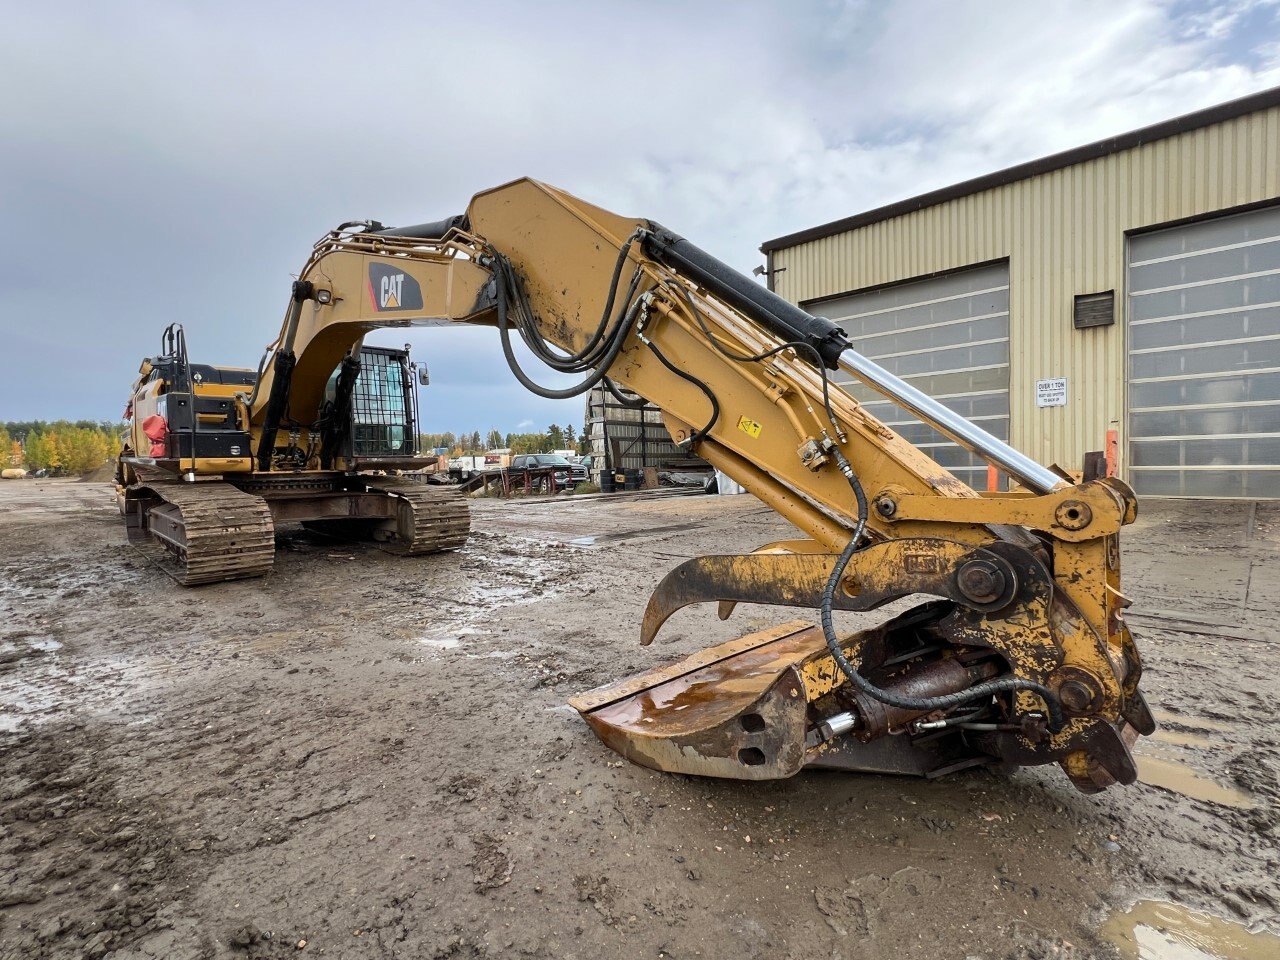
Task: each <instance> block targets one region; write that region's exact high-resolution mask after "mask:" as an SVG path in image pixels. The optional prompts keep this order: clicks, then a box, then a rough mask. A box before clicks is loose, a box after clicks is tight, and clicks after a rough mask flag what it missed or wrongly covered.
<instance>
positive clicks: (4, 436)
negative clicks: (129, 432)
mask: <svg viewBox="0 0 1280 960" xmlns="http://www.w3.org/2000/svg"><path fill="white" fill-rule="evenodd" d="M124 429H125V427H124V424H120V423H112V422H110V421H108V420H102V421H94V420H76V421H74V422H73V421H70V420H57V421H54V422H53V423H47V422H45V421H43V420H25V421H16V420H11V421H6V422H5V423H2V424H0V458H3V460H4V466H5V467H19V468H22V469H26V470H29V471H36V470H47V471H48V472H49V473H50V474H51V475H53V476H79V475H80V474H82V473H88V472H89V471H91V470H96V469H97V468H98V467H100V466H102V465H103V464H104V463H106V462H108V461H109V460H110V459H111V458H112V457H114V456H115V455H116V454H117V453H118V452H119V450H120V433H121V431H123V430H124Z"/></svg>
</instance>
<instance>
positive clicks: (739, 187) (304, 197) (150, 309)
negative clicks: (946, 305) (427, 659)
mask: <svg viewBox="0 0 1280 960" xmlns="http://www.w3.org/2000/svg"><path fill="white" fill-rule="evenodd" d="M1275 25H1276V8H1275V6H1274V5H1272V4H1269V3H1181V4H1176V5H1173V6H1168V5H1164V4H1159V3H1155V2H1144V0H1110V2H1080V3H1070V4H1065V3H1064V4H1027V3H1022V2H969V3H964V2H957V3H895V4H882V3H876V2H834V0H829V2H820V3H808V4H801V3H790V4H784V3H764V2H741V0H739V2H714V3H713V2H708V3H697V4H687V3H674V2H648V3H626V4H571V3H539V4H527V3H515V2H508V3H490V4H485V5H467V6H445V5H438V4H431V5H423V4H415V3H394V2H390V3H382V4H378V5H376V6H369V7H353V6H352V5H350V4H339V3H334V2H315V3H310V4H306V5H302V4H299V5H296V6H294V7H292V8H291V9H283V8H282V7H277V6H276V5H266V4H247V3H227V4H221V5H219V6H217V7H216V8H214V7H202V8H197V7H190V8H184V7H182V6H180V5H177V4H166V3H158V2H157V3H132V4H130V3H122V4H111V5H104V4H93V3H83V4H61V5H58V6H57V7H56V8H54V9H43V10H38V11H37V9H36V7H34V6H28V7H27V8H15V9H13V10H10V11H9V12H8V14H7V16H6V31H5V34H4V35H3V36H2V37H0V98H3V100H2V107H3V109H0V184H2V186H0V215H3V216H4V218H5V223H6V225H7V230H6V232H5V240H4V255H3V256H2V257H0V326H3V329H4V334H5V336H4V341H3V347H2V348H0V357H2V358H3V360H2V362H0V419H18V418H22V419H25V418H33V417H45V418H53V417H62V416H66V417H81V416H84V417H94V418H97V417H110V416H115V415H116V414H118V413H119V411H120V409H121V408H122V407H123V403H124V399H125V393H126V388H127V386H128V383H129V381H130V380H131V378H132V374H133V372H134V370H135V369H136V366H137V363H138V361H139V359H140V358H141V357H142V356H143V355H144V354H145V353H147V352H149V351H153V350H154V349H155V345H156V343H157V341H158V336H159V331H160V329H161V327H163V326H164V325H165V324H166V323H168V322H170V321H173V320H179V321H182V322H183V323H185V324H186V325H187V328H188V335H189V338H190V341H191V345H192V349H193V351H194V352H195V353H196V354H197V355H198V356H199V357H201V358H203V359H208V360H210V361H212V362H222V363H240V364H246V365H251V364H253V363H256V361H257V359H258V356H259V354H260V352H261V350H262V347H263V345H264V344H265V343H266V342H267V341H268V340H270V339H271V338H272V337H273V336H274V333H275V331H276V329H277V326H278V324H279V319H280V316H281V314H282V312H283V308H284V301H285V298H286V296H287V290H288V282H289V278H290V275H291V274H292V272H294V271H296V270H297V269H298V268H299V267H300V266H301V264H302V262H303V260H304V259H305V256H306V253H307V251H308V249H309V247H310V244H311V243H312V242H313V241H314V240H315V239H316V238H317V237H318V236H319V235H320V234H322V233H323V232H324V231H325V230H326V229H328V228H329V227H331V226H333V225H334V224H336V223H337V222H339V221H342V220H346V219H351V218H365V217H375V218H377V219H381V220H383V221H384V222H388V223H403V222H417V221H421V220H424V219H433V218H436V217H439V216H443V215H446V214H450V213H453V212H456V211H458V210H461V209H462V208H463V206H464V205H465V203H466V201H467V199H468V198H469V197H470V195H471V194H472V193H474V192H475V191H477V190H481V189H484V188H486V187H489V186H492V185H495V184H497V183H501V182H503V181H505V180H508V179H511V178H513V177H516V176H522V175H531V176H535V177H538V178H540V179H544V180H547V181H549V182H552V183H555V184H557V185H559V186H563V187H565V188H566V189H568V190H570V191H571V192H574V193H576V194H578V195H580V196H582V197H584V198H586V199H588V200H591V201H592V202H595V203H598V204H600V205H602V206H605V207H609V208H611V209H615V210H618V211H619V212H622V213H627V214H635V215H644V216H649V217H653V218H655V219H658V220H661V221H663V222H664V223H667V224H668V225H670V226H672V227H673V228H675V229H678V230H680V231H681V232H682V233H684V234H685V235H687V236H690V237H691V238H694V239H695V240H697V241H698V242H699V243H700V244H701V245H702V246H704V247H706V248H708V249H710V250H712V251H714V252H716V253H718V254H719V255H720V256H721V257H723V258H724V259H726V260H728V261H729V262H731V263H733V264H735V265H736V266H738V267H741V268H743V269H749V268H750V267H751V266H753V265H754V264H755V263H757V262H758V261H759V255H758V254H757V252H756V247H757V246H758V245H759V243H760V241H762V240H763V239H765V238H767V237H772V236H776V235H779V234H782V233H786V232H788V231H791V230H794V229H799V228H801V227H804V226H808V225H812V224H814V223H818V222H822V221H826V220H830V219H834V218H836V217H839V216H844V215H847V214H849V213H853V212H856V211H858V210H861V209H865V208H868V207H871V206H875V205H878V204H880V203H884V202H887V201H890V200H893V199H897V198H901V197H904V196H908V195H911V194H915V193H918V192H921V191H924V190H927V189H930V188H933V187H937V186H941V185H943V184H946V183H949V182H953V181H956V180H960V179H964V178H966V177H970V176H974V175H977V174H979V173H982V172H986V171H988V170H993V169H997V168H999V167H1002V166H1006V165H1008V164H1011V163H1016V162H1019V161H1022V160H1026V159H1030V158H1031V157H1034V156H1038V155H1041V154H1045V153H1049V152H1052V151H1054V150H1059V149H1063V148H1066V147H1069V146H1072V145H1075V144H1078V143H1084V142H1087V141H1089V140H1093V139H1097V138H1100V137H1103V136H1107V135H1110V134H1114V133H1118V132H1120V131H1123V130H1126V129H1130V128H1132V127H1136V126H1140V125H1142V124H1145V123H1149V122H1154V121H1156V120H1159V119H1162V118H1164V117H1168V116H1173V115H1176V114H1179V113H1184V112H1186V111H1189V110H1193V109H1196V108H1198V107H1201V106H1205V105H1207V104H1210V103H1214V102H1218V101H1222V100H1227V99H1231V98H1232V97H1235V96H1240V95H1243V94H1245V93H1248V92H1250V91H1252V90H1256V89H1260V88H1263V87H1266V86H1271V85H1275V84H1276V83H1277V82H1280V66H1278V65H1280V51H1278V50H1277V47H1276V45H1275V43H1274V42H1273V41H1272V40H1271V38H1272V37H1274V36H1275V35H1276V30H1275ZM405 339H406V337H405V334H404V332H403V331H389V332H385V333H382V334H380V335H378V338H377V342H385V343H399V342H403V340H405ZM407 339H408V340H409V341H410V342H412V343H413V344H414V345H415V350H416V352H417V353H418V355H419V356H420V357H422V358H424V359H426V360H427V361H428V362H429V364H430V366H431V368H432V372H433V386H432V387H431V388H430V389H429V390H428V391H425V392H424V396H423V406H424V411H425V413H426V422H425V426H426V427H427V428H428V429H438V430H443V429H454V430H460V429H479V430H481V431H484V430H487V429H489V428H490V427H493V426H496V427H498V428H499V429H502V430H508V429H515V428H516V425H517V424H518V423H520V422H521V421H525V420H530V419H531V420H533V421H534V422H536V423H539V424H542V423H546V422H550V421H552V420H555V421H557V422H561V423H564V422H570V421H571V422H575V423H577V422H580V420H581V405H580V403H578V402H576V401H572V402H560V403H554V402H549V401H542V400H539V399H537V398H534V397H532V396H530V395H528V394H526V393H525V392H524V391H523V389H522V388H520V387H519V386H518V385H517V384H515V382H514V380H513V379H512V378H511V377H510V375H509V374H508V373H507V372H506V370H505V367H504V365H503V363H502V360H501V357H500V354H499V351H498V349H497V346H496V342H495V337H494V335H493V334H492V332H490V331H474V330H421V331H412V332H410V333H409V335H408V337H407ZM545 379H546V380H547V382H563V380H560V381H557V380H556V379H555V378H552V377H550V376H547V377H546V378H545Z"/></svg>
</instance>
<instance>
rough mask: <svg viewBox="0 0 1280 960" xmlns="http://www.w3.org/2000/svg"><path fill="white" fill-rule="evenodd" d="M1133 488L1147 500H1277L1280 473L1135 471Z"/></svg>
mask: <svg viewBox="0 0 1280 960" xmlns="http://www.w3.org/2000/svg"><path fill="white" fill-rule="evenodd" d="M1133 479H1134V481H1135V484H1134V486H1135V489H1139V490H1140V492H1141V493H1142V495H1143V496H1148V497H1215V498H1223V499H1231V498H1237V497H1243V498H1246V499H1252V500H1270V499H1277V498H1280V471H1275V470H1265V469H1264V470H1240V469H1238V468H1233V469H1231V470H1216V469H1214V470H1166V469H1154V470H1149V469H1144V468H1134V471H1133Z"/></svg>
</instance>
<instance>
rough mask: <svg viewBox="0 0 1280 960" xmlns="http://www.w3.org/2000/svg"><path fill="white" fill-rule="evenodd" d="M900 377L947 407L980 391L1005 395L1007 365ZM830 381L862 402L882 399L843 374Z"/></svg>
mask: <svg viewBox="0 0 1280 960" xmlns="http://www.w3.org/2000/svg"><path fill="white" fill-rule="evenodd" d="M902 379H904V380H906V381H907V383H909V384H911V385H912V386H913V387H915V388H916V389H917V390H921V391H923V392H924V393H927V394H928V395H929V396H931V397H933V398H934V399H936V400H940V401H942V402H943V403H945V404H946V405H947V406H948V407H950V406H951V404H952V402H953V401H955V400H957V399H960V398H961V397H964V396H970V395H973V394H979V393H981V394H987V393H1003V394H1007V393H1008V391H1009V369H1008V367H999V366H993V367H982V368H980V369H977V370H965V371H963V372H961V373H936V374H924V375H923V376H913V377H903V378H902ZM831 382H832V383H836V384H839V385H840V386H841V387H842V388H843V389H845V390H847V391H849V393H851V394H852V395H853V396H854V398H855V399H857V400H860V401H862V402H863V403H867V402H876V401H879V400H883V399H884V396H883V394H880V393H877V392H876V391H875V390H872V389H871V388H870V387H866V386H863V385H862V384H860V383H855V382H853V380H852V379H851V378H850V377H849V376H847V375H846V374H843V373H838V374H836V375H835V376H833V377H832V378H831Z"/></svg>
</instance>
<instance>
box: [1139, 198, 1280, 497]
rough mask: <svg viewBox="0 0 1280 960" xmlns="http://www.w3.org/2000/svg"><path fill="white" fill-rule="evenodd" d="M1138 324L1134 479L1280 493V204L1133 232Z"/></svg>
mask: <svg viewBox="0 0 1280 960" xmlns="http://www.w3.org/2000/svg"><path fill="white" fill-rule="evenodd" d="M1151 261H1158V262H1151ZM1128 324H1129V326H1128V349H1129V391H1128V392H1129V461H1128V462H1129V469H1130V471H1131V480H1132V481H1133V486H1134V488H1135V489H1136V490H1137V491H1138V492H1139V493H1140V494H1146V495H1155V496H1200V497H1280V208H1276V207H1271V208H1267V209H1264V210H1257V211H1253V212H1250V213H1246V214H1238V215H1235V216H1228V217H1221V218H1218V219H1217V220H1214V221H1209V222H1205V223H1199V224H1192V225H1190V226H1183V227H1174V228H1171V229H1168V230H1162V231H1159V232H1158V233H1155V234H1150V235H1147V236H1143V237H1136V238H1133V239H1132V240H1131V241H1130V246H1129V319H1128Z"/></svg>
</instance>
